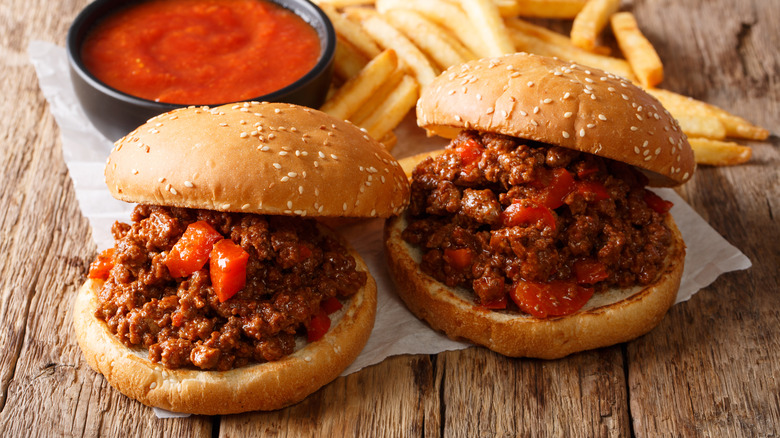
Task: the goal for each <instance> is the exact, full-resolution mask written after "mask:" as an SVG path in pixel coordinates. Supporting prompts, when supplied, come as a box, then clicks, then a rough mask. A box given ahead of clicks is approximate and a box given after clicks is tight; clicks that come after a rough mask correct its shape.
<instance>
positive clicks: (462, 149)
mask: <svg viewBox="0 0 780 438" xmlns="http://www.w3.org/2000/svg"><path fill="white" fill-rule="evenodd" d="M484 151H485V148H483V147H482V145H480V144H479V143H478V142H477V141H476V140H474V139H468V140H466V141H465V142H463V143H461V144H460V145H459V146H458V154H459V155H460V162H461V164H462V165H463V166H464V167H468V166H472V165H474V164H475V163H476V162H478V161H479V160H480V159H481V158H482V153H483V152H484Z"/></svg>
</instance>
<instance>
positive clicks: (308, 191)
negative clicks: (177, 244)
mask: <svg viewBox="0 0 780 438" xmlns="http://www.w3.org/2000/svg"><path fill="white" fill-rule="evenodd" d="M105 175H106V184H107V185H108V188H109V190H110V191H111V194H112V195H113V196H114V197H116V198H117V199H121V200H123V201H128V202H138V203H145V204H154V205H164V206H172V207H186V208H203V209H209V210H218V211H234V212H244V213H260V214H271V215H299V216H317V217H345V216H346V217H387V216H390V215H392V214H397V213H398V212H400V211H401V210H402V209H403V208H404V207H405V206H406V203H407V202H408V198H409V185H408V183H407V181H406V177H405V176H404V173H403V171H402V170H401V168H400V167H399V166H398V163H397V162H396V161H395V159H394V158H393V157H392V156H391V155H390V154H389V153H388V152H387V151H386V150H385V149H384V148H383V147H382V145H381V144H380V143H379V142H377V141H376V140H374V139H372V138H371V137H370V136H368V135H367V134H366V133H364V132H363V131H361V130H360V129H358V128H357V127H356V126H354V125H352V124H350V123H348V122H345V121H341V120H337V119H335V118H333V117H330V116H329V115H327V114H325V113H322V112H320V111H317V110H314V109H310V108H305V107H300V106H296V105H291V104H283V103H257V102H252V103H249V102H247V103H242V104H230V105H224V106H220V107H215V108H203V107H190V108H185V109H179V110H174V111H171V112H169V113H165V114H162V115H160V116H157V117H155V118H153V119H151V120H149V121H148V122H147V123H146V124H144V125H142V126H140V127H139V128H138V129H136V130H134V131H133V132H131V133H130V134H128V135H127V136H125V137H124V138H122V139H120V140H119V141H117V142H116V144H115V147H114V149H113V150H112V152H111V155H110V156H109V158H108V162H107V165H106V171H105Z"/></svg>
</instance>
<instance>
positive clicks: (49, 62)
mask: <svg viewBox="0 0 780 438" xmlns="http://www.w3.org/2000/svg"><path fill="white" fill-rule="evenodd" d="M28 55H29V56H30V60H31V62H32V64H33V66H34V67H35V71H36V73H37V75H38V81H39V84H40V88H41V91H42V92H43V94H44V96H45V97H46V100H47V101H48V102H49V110H50V111H51V113H52V115H53V116H54V118H55V120H56V121H57V124H58V125H59V127H60V132H61V134H62V150H63V157H64V159H65V164H66V165H67V167H68V171H69V173H70V176H71V178H72V180H73V185H74V187H75V189H76V198H77V199H78V202H79V206H80V207H81V211H82V213H83V214H84V216H85V217H87V219H88V220H89V223H90V226H91V227H92V236H93V238H94V239H95V242H96V244H97V246H98V249H101V250H102V249H104V248H108V247H111V246H113V239H112V238H111V234H110V230H111V225H112V224H113V223H114V221H117V220H120V221H124V222H129V217H130V212H131V210H132V208H133V205H131V204H127V203H125V202H122V201H118V200H116V199H114V198H113V197H112V196H111V195H110V194H109V192H108V189H107V188H106V186H105V183H104V177H103V167H104V166H105V161H106V158H107V157H108V153H109V151H110V149H111V147H112V144H111V142H110V141H109V140H108V139H106V138H105V137H103V136H102V135H101V134H100V133H99V132H98V131H97V130H96V129H95V128H94V127H93V126H92V125H91V123H90V122H89V120H88V119H87V117H86V115H85V114H84V112H83V110H82V109H81V106H80V105H79V103H78V100H77V99H76V95H75V93H74V91H73V88H72V86H71V82H70V77H69V69H68V61H67V56H66V53H65V49H63V48H61V47H58V46H56V45H54V44H51V43H47V42H42V41H32V42H31V43H30V46H29V48H28ZM396 136H397V137H398V144H397V146H396V147H395V149H394V151H393V152H394V154H395V156H396V157H399V158H400V157H404V156H409V155H412V154H416V153H420V152H424V151H427V150H432V149H435V148H440V147H443V146H444V144H445V143H444V142H443V141H442V140H441V139H429V138H426V137H425V134H424V133H423V131H422V130H421V129H419V128H417V127H416V126H415V124H414V120H413V118H412V117H411V116H410V117H407V119H406V120H405V121H404V123H403V124H402V125H401V126H399V128H398V129H397V130H396ZM655 191H656V192H657V193H658V194H659V195H660V196H661V197H662V198H664V199H667V200H670V201H672V202H673V203H674V207H673V208H672V210H671V213H672V216H673V217H674V219H675V222H676V223H677V226H678V227H679V229H680V231H681V232H682V235H683V238H684V240H685V243H686V245H687V247H688V251H687V254H686V257H685V272H684V273H683V277H682V282H681V285H680V290H679V292H678V295H677V303H679V302H682V301H686V300H688V299H689V298H690V297H691V296H693V294H695V293H696V292H698V291H699V290H700V289H702V288H704V287H706V286H708V285H709V284H710V283H712V282H713V281H715V279H716V278H717V277H718V276H719V275H720V274H723V273H726V272H730V271H735V270H741V269H747V268H749V267H750V266H751V263H750V260H749V259H748V258H747V257H746V256H745V255H744V254H742V253H741V252H740V251H739V250H738V249H737V248H735V247H734V246H732V245H731V244H729V243H728V242H727V241H726V240H725V239H724V238H723V237H721V236H720V235H719V234H718V233H717V232H716V231H715V230H714V229H713V228H712V227H710V226H709V225H708V224H707V222H705V221H704V219H702V218H701V217H700V216H699V215H698V214H697V213H696V212H695V211H694V210H693V209H692V208H691V207H690V206H689V205H688V204H687V203H686V202H685V201H684V200H683V199H682V198H680V197H679V196H678V195H677V193H675V192H674V191H673V190H671V189H656V190H655ZM382 226H383V222H382V221H381V220H370V221H366V222H361V223H358V224H353V225H350V226H346V227H343V228H342V229H340V231H341V233H342V234H343V235H344V236H345V237H346V238H347V239H348V240H349V241H350V243H352V245H353V246H354V247H355V248H356V249H357V251H358V252H360V254H361V255H362V256H363V258H364V259H365V261H366V263H367V264H368V267H369V269H370V271H371V273H372V275H373V276H374V278H375V279H376V281H377V289H378V309H377V318H376V323H375V325H374V330H373V332H372V333H371V338H370V339H369V340H368V344H367V345H366V347H365V348H364V349H363V352H362V353H361V355H360V356H359V357H358V358H357V360H355V362H354V363H353V364H352V365H351V366H350V367H349V368H347V369H346V370H345V371H344V373H343V374H342V375H348V374H351V373H354V372H355V371H358V370H360V369H361V368H364V367H367V366H370V365H374V364H377V363H379V362H381V361H382V360H384V359H385V358H387V357H389V356H393V355H398V354H436V353H440V352H442V351H447V350H457V349H462V348H466V347H469V346H470V345H471V344H468V343H463V342H456V341H453V340H450V339H448V338H447V337H446V336H444V335H442V334H440V333H438V332H435V331H433V330H431V329H430V328H429V327H428V326H427V325H426V324H424V323H423V322H421V321H420V320H418V319H417V318H416V317H414V316H413V315H412V314H411V313H410V312H409V311H408V310H407V309H406V307H405V306H404V305H403V303H402V302H401V300H400V299H399V298H398V296H397V295H396V294H395V293H394V291H393V290H394V285H393V282H392V280H391V279H390V275H389V273H388V270H387V267H386V264H385V261H384V253H383V244H382ZM155 413H156V414H157V415H158V416H159V417H171V416H180V415H179V414H175V413H169V412H167V411H163V410H160V409H155ZM185 415H186V414H185Z"/></svg>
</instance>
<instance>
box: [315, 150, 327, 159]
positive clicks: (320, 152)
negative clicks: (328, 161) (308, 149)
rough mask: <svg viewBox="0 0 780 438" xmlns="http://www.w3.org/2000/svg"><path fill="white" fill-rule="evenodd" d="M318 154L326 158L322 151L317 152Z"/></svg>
mask: <svg viewBox="0 0 780 438" xmlns="http://www.w3.org/2000/svg"><path fill="white" fill-rule="evenodd" d="M317 154H319V156H320V158H325V154H323V153H322V151H317Z"/></svg>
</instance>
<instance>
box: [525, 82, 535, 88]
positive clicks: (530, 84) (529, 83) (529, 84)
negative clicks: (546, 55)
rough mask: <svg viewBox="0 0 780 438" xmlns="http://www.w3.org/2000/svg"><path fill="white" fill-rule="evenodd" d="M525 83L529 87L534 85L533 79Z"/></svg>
mask: <svg viewBox="0 0 780 438" xmlns="http://www.w3.org/2000/svg"><path fill="white" fill-rule="evenodd" d="M526 85H528V86H529V87H533V86H534V81H528V83H527V84H526Z"/></svg>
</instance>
